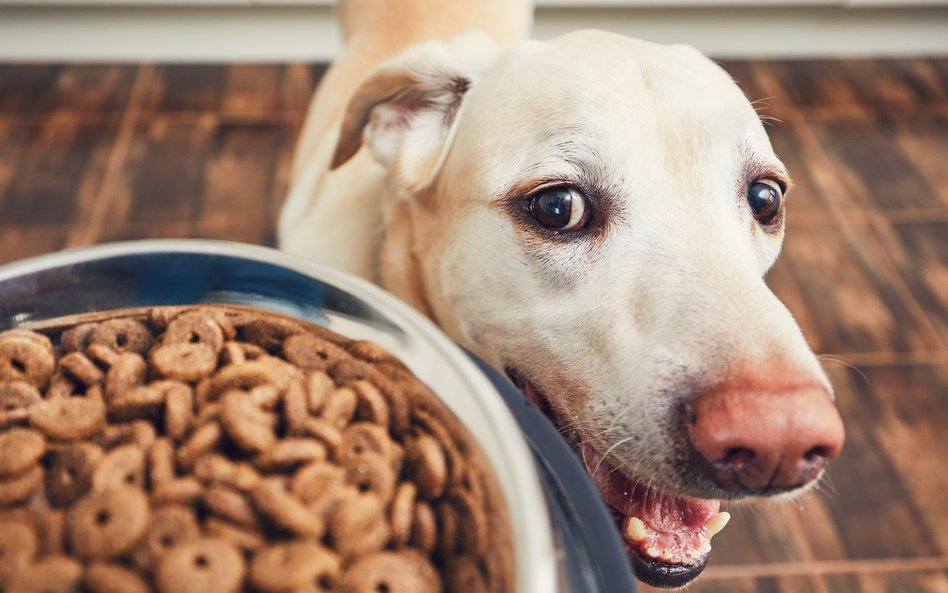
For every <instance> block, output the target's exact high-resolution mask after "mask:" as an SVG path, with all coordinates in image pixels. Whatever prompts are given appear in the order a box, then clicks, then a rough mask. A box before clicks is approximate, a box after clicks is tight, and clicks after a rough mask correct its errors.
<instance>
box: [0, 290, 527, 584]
mask: <svg viewBox="0 0 948 593" xmlns="http://www.w3.org/2000/svg"><path fill="white" fill-rule="evenodd" d="M486 468H487V466H486V464H485V463H484V461H483V458H482V456H481V454H480V452H479V451H478V450H477V448H476V446H474V445H473V442H472V441H471V440H470V438H469V437H468V436H467V435H466V433H465V432H464V431H463V430H462V428H461V426H460V424H459V423H457V421H456V420H455V419H454V418H453V417H451V416H450V415H449V414H448V413H446V411H445V410H444V409H443V407H442V406H441V404H440V403H439V402H438V401H437V399H436V398H435V397H434V396H433V395H432V394H431V393H430V392H429V391H428V390H427V388H426V387H425V386H424V385H422V384H421V383H420V382H419V381H418V380H417V379H415V378H414V377H413V376H412V375H411V374H410V373H409V371H408V370H407V368H406V367H405V366H403V365H402V364H401V363H400V362H399V361H398V360H397V359H396V358H395V357H393V356H392V355H391V354H389V353H387V352H385V351H384V350H382V349H381V348H379V347H378V346H376V345H374V344H372V343H369V342H354V341H351V340H347V339H346V338H343V337H342V336H339V335H336V334H334V333H332V332H329V331H328V330H326V329H324V328H319V327H317V326H313V325H308V324H304V323H301V322H298V321H295V320H290V319H287V318H284V317H280V316H277V315H274V314H270V313H264V312H262V311H256V310H251V309H245V308H233V307H217V306H215V307H190V308H182V307H178V308H154V309H150V310H135V311H119V312H112V313H110V314H107V315H98V316H85V317H83V318H81V319H78V320H76V319H72V320H67V321H61V322H55V323H49V324H46V325H44V326H43V327H41V328H37V329H36V330H35V331H29V330H24V329H14V330H9V331H6V332H3V333H0V591H2V592H3V593H67V592H87V593H149V592H156V593H237V592H240V591H248V592H250V591H252V592H260V593H318V592H330V591H331V592H336V593H402V592H405V593H439V592H445V593H461V592H464V593H478V592H506V591H510V590H511V587H512V584H511V583H512V581H511V578H512V574H511V564H510V559H511V549H510V536H509V531H508V528H507V521H506V520H505V515H504V513H503V509H502V506H501V504H500V503H499V495H498V490H497V487H496V484H495V483H494V482H493V480H492V477H491V476H490V475H489V473H488V471H487V469H486Z"/></svg>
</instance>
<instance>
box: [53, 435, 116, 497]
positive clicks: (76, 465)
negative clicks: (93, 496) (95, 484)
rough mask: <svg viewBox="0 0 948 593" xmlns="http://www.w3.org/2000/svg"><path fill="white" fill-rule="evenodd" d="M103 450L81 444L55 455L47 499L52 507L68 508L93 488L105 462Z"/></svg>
mask: <svg viewBox="0 0 948 593" xmlns="http://www.w3.org/2000/svg"><path fill="white" fill-rule="evenodd" d="M102 456H103V453H102V449H101V447H98V446H96V445H93V444H91V443H78V444H75V445H71V446H69V447H66V448H64V449H60V450H57V451H56V452H54V453H53V456H52V460H51V462H50V465H49V471H48V472H47V473H46V497H47V498H48V499H49V503H50V504H51V505H53V506H57V507H65V506H68V505H70V504H72V503H73V502H75V501H76V500H78V499H79V498H81V497H82V496H84V495H85V493H86V492H88V491H89V489H90V488H91V487H92V475H93V473H94V472H95V467H96V464H98V463H99V460H100V459H101V458H102Z"/></svg>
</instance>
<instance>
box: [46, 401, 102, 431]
mask: <svg viewBox="0 0 948 593" xmlns="http://www.w3.org/2000/svg"><path fill="white" fill-rule="evenodd" d="M104 424H105V406H104V405H103V404H102V402H100V401H95V400H90V399H85V398H81V397H70V398H62V399H54V400H47V401H44V402H42V403H39V404H37V405H36V406H34V407H33V411H32V414H31V415H30V425H31V426H33V427H34V428H36V429H39V430H40V431H41V432H43V434H45V435H46V436H47V437H48V438H50V439H55V440H70V439H84V438H89V437H91V436H95V435H96V434H98V433H99V431H100V430H102V427H103V425H104Z"/></svg>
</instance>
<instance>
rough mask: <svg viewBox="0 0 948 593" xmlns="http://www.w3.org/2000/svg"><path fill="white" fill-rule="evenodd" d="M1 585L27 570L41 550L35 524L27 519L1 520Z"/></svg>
mask: <svg viewBox="0 0 948 593" xmlns="http://www.w3.org/2000/svg"><path fill="white" fill-rule="evenodd" d="M0 534H2V535H3V537H0V586H2V585H3V584H4V583H8V582H10V580H12V578H13V577H14V576H15V575H17V574H19V573H21V572H24V571H25V570H26V568H27V567H28V566H29V565H30V564H32V563H33V558H34V557H35V556H36V553H37V551H38V550H39V541H38V538H37V537H36V531H35V530H34V529H33V526H32V525H30V524H29V523H27V522H26V521H17V520H13V519H2V520H0Z"/></svg>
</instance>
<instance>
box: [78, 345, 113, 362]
mask: <svg viewBox="0 0 948 593" xmlns="http://www.w3.org/2000/svg"><path fill="white" fill-rule="evenodd" d="M85 353H86V356H88V357H89V359H90V360H92V361H93V362H95V363H96V364H100V365H102V366H104V367H111V366H112V365H113V364H115V361H117V360H118V359H119V356H121V353H120V352H116V351H115V350H112V349H111V348H109V347H108V346H106V345H105V344H89V345H88V346H86V349H85Z"/></svg>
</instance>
